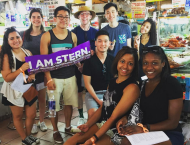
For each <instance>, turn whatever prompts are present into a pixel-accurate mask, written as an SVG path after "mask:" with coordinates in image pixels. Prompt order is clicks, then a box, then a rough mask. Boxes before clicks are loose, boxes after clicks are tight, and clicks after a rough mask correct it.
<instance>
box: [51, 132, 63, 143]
mask: <svg viewBox="0 0 190 145" xmlns="http://www.w3.org/2000/svg"><path fill="white" fill-rule="evenodd" d="M53 139H54V140H55V142H56V143H63V138H62V136H61V134H60V133H59V131H57V132H55V133H53Z"/></svg>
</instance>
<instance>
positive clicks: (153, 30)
mask: <svg viewBox="0 0 190 145" xmlns="http://www.w3.org/2000/svg"><path fill="white" fill-rule="evenodd" d="M146 22H149V23H150V24H151V28H150V31H149V35H150V42H151V44H152V45H156V42H157V33H156V23H155V22H154V21H153V20H152V19H151V18H148V19H146V20H145V21H144V22H143V23H142V25H143V24H144V23H146Z"/></svg>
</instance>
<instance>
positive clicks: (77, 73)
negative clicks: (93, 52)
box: [75, 66, 84, 93]
mask: <svg viewBox="0 0 190 145" xmlns="http://www.w3.org/2000/svg"><path fill="white" fill-rule="evenodd" d="M75 76H76V78H77V87H78V92H79V93H80V92H82V91H83V90H84V87H83V86H82V73H81V72H80V71H79V70H78V67H77V66H75Z"/></svg>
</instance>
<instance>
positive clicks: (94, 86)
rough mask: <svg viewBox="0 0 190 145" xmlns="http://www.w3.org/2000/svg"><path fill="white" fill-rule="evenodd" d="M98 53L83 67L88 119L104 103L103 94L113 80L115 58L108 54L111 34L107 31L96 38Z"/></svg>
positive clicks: (98, 33) (100, 32) (99, 33)
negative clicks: (112, 71)
mask: <svg viewBox="0 0 190 145" xmlns="http://www.w3.org/2000/svg"><path fill="white" fill-rule="evenodd" d="M95 40H96V41H95V46H96V53H95V54H94V55H93V56H92V57H91V58H90V59H88V60H86V61H85V63H84V66H83V77H84V83H85V87H86V89H87V93H86V96H85V103H86V107H87V110H88V118H90V117H91V116H92V115H93V114H94V112H95V111H96V110H97V109H98V107H99V106H100V105H102V103H103V101H102V100H103V94H104V93H105V92H106V89H107V86H108V84H109V81H110V80H111V78H113V76H112V73H111V66H112V62H113V59H114V57H113V56H111V55H109V54H108V53H107V50H108V47H109V46H110V43H111V42H110V41H109V33H108V32H107V31H105V30H100V31H98V32H97V34H96V37H95Z"/></svg>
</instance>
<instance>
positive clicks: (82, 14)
mask: <svg viewBox="0 0 190 145" xmlns="http://www.w3.org/2000/svg"><path fill="white" fill-rule="evenodd" d="M80 15H81V16H84V15H86V16H89V15H90V13H85V12H83V13H80Z"/></svg>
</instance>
